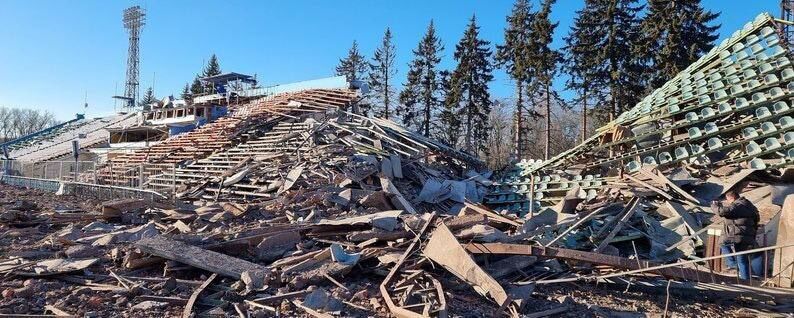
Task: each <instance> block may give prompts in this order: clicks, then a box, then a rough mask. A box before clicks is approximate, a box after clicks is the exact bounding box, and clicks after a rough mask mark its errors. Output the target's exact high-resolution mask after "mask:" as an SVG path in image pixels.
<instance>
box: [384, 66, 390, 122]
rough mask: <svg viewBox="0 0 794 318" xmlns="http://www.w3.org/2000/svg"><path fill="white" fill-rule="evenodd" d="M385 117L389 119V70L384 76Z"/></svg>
mask: <svg viewBox="0 0 794 318" xmlns="http://www.w3.org/2000/svg"><path fill="white" fill-rule="evenodd" d="M383 117H384V118H386V119H387V120H388V119H389V70H388V69H387V70H386V72H385V74H384V77H383Z"/></svg>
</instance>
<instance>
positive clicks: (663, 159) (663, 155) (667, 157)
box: [659, 151, 673, 165]
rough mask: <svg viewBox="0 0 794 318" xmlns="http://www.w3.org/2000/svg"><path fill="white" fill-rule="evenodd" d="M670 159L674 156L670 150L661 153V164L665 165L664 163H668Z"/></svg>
mask: <svg viewBox="0 0 794 318" xmlns="http://www.w3.org/2000/svg"><path fill="white" fill-rule="evenodd" d="M670 161H673V157H672V156H671V155H670V153H669V152H666V151H665V152H661V153H659V164H661V165H663V164H665V163H668V162H670Z"/></svg>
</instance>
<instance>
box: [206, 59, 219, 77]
mask: <svg viewBox="0 0 794 318" xmlns="http://www.w3.org/2000/svg"><path fill="white" fill-rule="evenodd" d="M220 74H221V65H220V63H218V57H217V56H215V54H212V56H210V60H209V62H207V66H206V67H205V68H204V72H203V73H201V77H210V76H215V75H220Z"/></svg>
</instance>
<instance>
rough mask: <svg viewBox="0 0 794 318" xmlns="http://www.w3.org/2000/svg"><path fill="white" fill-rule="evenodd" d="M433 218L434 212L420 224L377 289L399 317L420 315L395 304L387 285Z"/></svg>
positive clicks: (416, 316)
mask: <svg viewBox="0 0 794 318" xmlns="http://www.w3.org/2000/svg"><path fill="white" fill-rule="evenodd" d="M434 220H435V213H434V214H431V215H430V219H428V220H427V223H425V225H424V226H422V229H421V230H419V233H417V234H416V237H415V238H414V240H413V241H412V242H411V245H409V246H408V248H407V249H406V250H405V252H404V253H403V255H402V256H400V259H399V260H397V263H396V264H394V267H392V268H391V270H390V271H389V274H387V275H386V278H385V279H383V282H381V283H380V286H379V289H380V295H381V297H383V300H384V301H385V302H386V306H387V307H389V311H391V313H392V314H393V315H395V316H397V317H399V318H422V315H420V314H418V313H415V312H413V311H410V310H407V309H405V308H401V307H399V306H397V305H396V304H395V303H394V301H393V300H392V298H391V295H390V294H389V291H388V289H387V287H388V286H389V284H390V283H391V281H392V279H394V275H396V274H397V271H398V270H399V269H400V266H402V264H403V263H404V262H405V260H406V259H408V256H410V255H411V253H413V251H414V249H416V247H417V246H418V245H419V241H420V240H421V238H422V235H424V234H425V232H427V229H428V228H429V227H430V224H431V223H433V221H434Z"/></svg>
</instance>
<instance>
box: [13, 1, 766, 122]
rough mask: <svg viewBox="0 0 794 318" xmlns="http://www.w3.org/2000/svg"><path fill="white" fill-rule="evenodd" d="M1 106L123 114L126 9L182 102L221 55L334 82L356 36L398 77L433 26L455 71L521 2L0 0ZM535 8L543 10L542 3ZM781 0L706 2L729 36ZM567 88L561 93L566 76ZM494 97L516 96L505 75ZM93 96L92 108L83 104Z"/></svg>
mask: <svg viewBox="0 0 794 318" xmlns="http://www.w3.org/2000/svg"><path fill="white" fill-rule="evenodd" d="M0 3H1V4H2V9H0V105H2V106H14V107H27V108H39V109H48V110H50V111H52V112H53V113H55V115H56V116H57V117H58V118H59V119H61V120H65V119H69V118H72V117H73V116H74V113H77V112H85V113H87V114H88V115H89V116H96V115H105V114H111V113H113V112H114V101H113V100H112V99H111V98H110V96H112V95H114V94H116V93H119V94H120V93H121V92H123V82H124V77H125V67H126V54H127V37H126V34H125V30H124V29H123V27H122V24H121V11H122V10H123V9H124V8H125V7H128V6H130V5H136V4H137V5H141V6H143V7H145V8H146V9H147V14H148V16H147V25H146V26H145V27H144V30H143V34H142V40H141V61H142V62H141V87H142V89H141V91H143V90H144V89H145V88H146V87H149V86H152V83H153V82H154V85H153V86H154V90H155V93H156V94H157V95H158V97H159V96H163V95H168V94H174V95H178V93H179V92H180V91H181V89H182V86H184V84H185V83H186V82H188V81H191V80H192V79H193V77H194V76H195V74H196V73H197V72H198V71H199V70H200V69H201V68H202V67H203V65H204V63H205V62H206V60H207V58H208V57H209V56H210V55H211V54H213V53H215V54H217V55H218V58H219V60H220V62H221V67H222V68H223V70H224V71H236V72H241V73H250V74H254V73H256V74H257V76H258V79H259V80H260V82H261V83H262V84H265V85H268V84H278V83H288V82H294V81H300V80H307V79H313V78H320V77H326V76H331V75H333V72H334V67H335V65H336V64H337V62H338V60H339V58H340V57H342V56H343V55H345V53H346V52H347V50H348V48H349V47H350V44H351V43H352V41H353V40H358V42H359V45H360V48H361V50H362V52H363V53H365V54H366V55H367V56H368V57H369V56H371V54H372V51H373V50H374V49H375V47H376V46H377V45H378V44H379V42H380V38H381V36H382V35H383V31H384V29H385V28H386V27H387V26H388V27H390V28H391V29H392V32H393V34H394V39H395V43H396V46H397V51H398V52H397V55H398V56H397V63H396V64H397V67H398V78H399V79H403V78H404V77H405V71H406V70H407V64H408V62H409V61H410V59H411V57H412V53H411V50H413V49H414V48H415V47H416V44H417V42H418V41H419V39H420V38H421V36H422V35H423V33H424V31H425V29H426V27H427V23H428V22H429V21H430V19H434V20H435V22H436V28H437V30H438V33H439V35H440V37H441V39H442V41H443V43H444V45H445V47H446V50H445V51H444V54H443V56H444V60H443V62H442V67H445V68H452V67H453V66H454V61H453V59H452V54H453V51H454V46H455V43H456V42H457V41H458V40H459V39H460V37H461V35H462V34H463V31H464V28H465V26H466V24H467V22H468V20H469V18H470V17H471V15H472V14H476V16H477V19H478V22H479V24H480V26H481V35H482V37H483V38H485V39H486V40H489V41H491V43H492V45H495V44H496V43H500V42H501V41H502V38H503V36H502V32H503V30H504V27H505V16H506V15H507V14H508V13H509V11H510V8H511V7H512V4H513V3H512V1H494V0H492V1H473V0H465V1H464V0H449V1H427V0H424V1H420V0H403V1H308V0H307V1H300V0H292V1H238V0H232V1H182V0H178V1H177V0H174V1H137V2H133V1H102V0H89V1H65V0H50V1H44V0H25V1H23V0H3V1H2V2H0ZM534 3H535V8H537V7H538V6H539V5H538V4H537V0H536V1H534ZM778 3H779V1H777V0H753V1H733V0H704V1H703V4H704V6H705V7H706V8H708V9H709V10H712V11H718V12H721V13H722V14H721V16H720V17H719V20H718V22H719V23H720V24H721V25H722V28H721V30H720V35H721V37H726V36H729V35H730V34H731V33H732V32H733V31H735V30H736V29H738V28H740V27H741V26H742V25H743V24H744V23H746V22H748V21H750V20H751V19H753V18H754V17H755V16H756V15H757V14H759V13H761V12H764V11H767V12H770V13H772V14H779V9H778V8H779V7H778ZM582 5H583V1H582V0H558V1H557V3H556V4H555V6H554V11H553V14H552V17H553V19H555V20H557V21H559V23H560V25H559V27H558V28H557V32H556V34H555V42H554V46H556V47H560V46H561V44H562V40H561V39H562V37H563V36H564V35H565V34H566V33H567V32H568V28H569V26H570V23H571V21H572V20H573V17H574V12H575V11H576V10H578V9H580V8H581V6H582ZM559 82H560V83H557V84H558V85H557V86H558V87H561V86H562V80H560V81H559ZM491 91H492V94H493V95H494V96H495V97H510V96H511V95H512V92H513V88H512V83H511V82H510V80H509V79H508V78H507V77H506V76H505V74H504V73H503V72H501V71H497V72H496V78H495V80H494V82H493V83H492V84H491ZM86 93H87V96H88V98H87V100H88V103H89V107H88V109H86V110H84V109H83V108H82V104H83V99H84V97H85V95H86Z"/></svg>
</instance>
